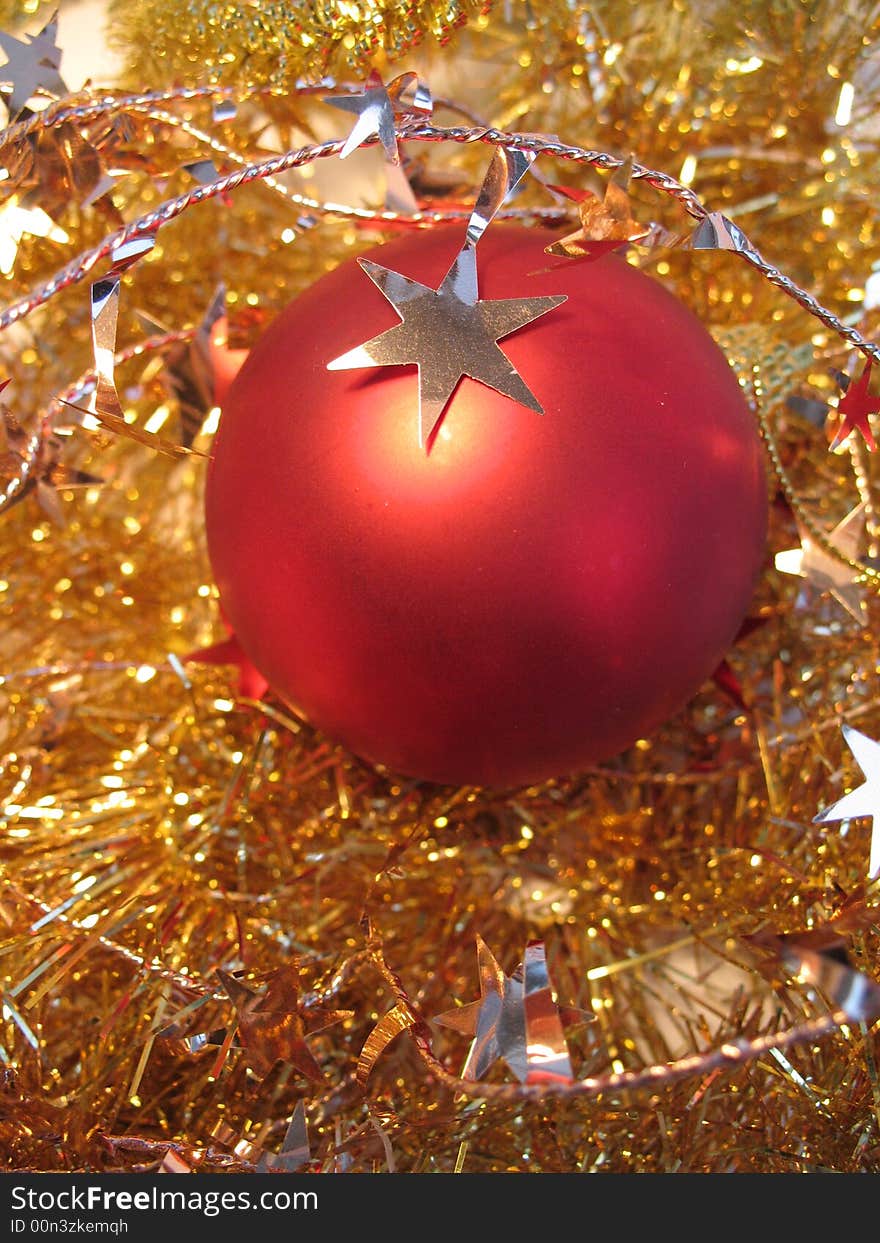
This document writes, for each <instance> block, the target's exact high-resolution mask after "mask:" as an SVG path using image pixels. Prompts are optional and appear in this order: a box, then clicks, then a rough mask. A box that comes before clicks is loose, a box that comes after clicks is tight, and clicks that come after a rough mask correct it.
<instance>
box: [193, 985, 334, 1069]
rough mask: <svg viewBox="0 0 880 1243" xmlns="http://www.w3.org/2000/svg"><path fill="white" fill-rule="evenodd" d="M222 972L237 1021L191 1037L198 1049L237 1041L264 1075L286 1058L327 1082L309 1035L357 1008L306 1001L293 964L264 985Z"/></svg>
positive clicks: (224, 989)
mask: <svg viewBox="0 0 880 1243" xmlns="http://www.w3.org/2000/svg"><path fill="white" fill-rule="evenodd" d="M217 977H218V979H219V980H220V983H221V985H222V986H223V991H224V992H225V993H226V995H227V997H228V998H229V1000H230V1001H231V1002H232V1004H233V1005H234V1006H235V1010H236V1019H237V1021H236V1024H235V1026H234V1027H232V1028H224V1029H221V1030H220V1031H216V1032H206V1033H203V1034H201V1035H198V1036H191V1037H189V1040H188V1045H189V1048H190V1050H191V1051H192V1052H198V1051H199V1050H200V1049H202V1048H204V1047H205V1046H206V1045H217V1044H219V1045H221V1046H225V1047H226V1048H231V1047H233V1046H235V1047H238V1048H242V1049H243V1050H244V1053H245V1057H246V1058H247V1061H248V1063H249V1064H250V1065H251V1066H252V1067H253V1069H254V1070H255V1071H256V1072H257V1074H259V1075H263V1076H265V1075H267V1074H268V1073H269V1071H270V1070H271V1069H272V1067H273V1066H274V1065H275V1063H276V1062H286V1063H287V1064H288V1065H290V1066H292V1067H293V1068H294V1069H295V1070H297V1071H299V1073H300V1074H301V1075H304V1076H305V1077H306V1078H307V1079H311V1080H313V1081H314V1082H315V1083H323V1082H324V1075H323V1072H322V1070H321V1068H320V1066H319V1065H318V1063H317V1062H316V1061H315V1057H314V1054H313V1053H312V1051H311V1049H310V1048H309V1046H308V1045H307V1044H306V1037H307V1036H311V1035H313V1034H314V1033H315V1032H319V1031H323V1030H324V1029H325V1028H327V1027H332V1026H333V1024H334V1023H341V1022H342V1021H343V1019H347V1018H350V1017H351V1014H352V1011H351V1010H328V1009H326V1008H325V1007H323V1006H321V1005H308V1006H305V1005H303V1003H302V1001H301V999H300V992H299V987H298V985H297V980H296V973H295V972H294V970H293V969H292V968H289V967H279V968H277V969H276V970H275V971H272V972H271V973H270V974H269V976H268V979H267V980H266V983H265V985H264V987H263V988H261V989H259V990H257V989H254V988H251V987H250V985H248V984H243V983H242V982H241V980H238V979H236V977H235V976H234V975H230V974H229V973H228V972H226V971H219V970H218V972H217Z"/></svg>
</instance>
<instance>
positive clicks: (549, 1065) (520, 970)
mask: <svg viewBox="0 0 880 1243" xmlns="http://www.w3.org/2000/svg"><path fill="white" fill-rule="evenodd" d="M477 964H478V968H479V974H480V998H479V1000H478V1001H472V1002H470V1003H469V1004H468V1005H464V1006H459V1007H457V1008H456V1009H454V1010H447V1011H446V1012H445V1013H443V1014H440V1015H438V1016H437V1018H436V1019H435V1020H434V1021H435V1022H436V1023H440V1024H441V1025H442V1026H443V1027H450V1028H452V1029H453V1030H454V1031H457V1032H460V1033H461V1034H462V1035H463V1036H470V1037H472V1041H471V1047H470V1049H469V1051H468V1055H467V1059H466V1060H465V1064H464V1067H463V1068H462V1072H461V1077H462V1079H474V1080H476V1079H482V1078H483V1076H484V1075H486V1074H487V1072H488V1071H489V1070H491V1068H492V1067H493V1066H494V1064H495V1063H496V1062H497V1061H498V1060H499V1059H501V1060H502V1061H504V1062H506V1063H507V1065H508V1066H509V1067H510V1069H511V1071H512V1072H513V1074H514V1075H515V1076H516V1077H517V1079H519V1081H520V1083H542V1082H543V1083H546V1082H560V1081H562V1082H571V1080H572V1079H573V1075H572V1069H571V1061H570V1059H569V1055H568V1047H567V1045H566V1041H565V1035H564V1028H565V1027H570V1026H573V1025H576V1024H578V1025H579V1024H581V1023H584V1022H588V1021H590V1020H591V1019H592V1015H588V1014H586V1013H584V1012H583V1011H581V1010H575V1009H572V1008H570V1007H564V1006H559V1005H557V1003H556V1000H555V998H554V996H553V992H552V987H551V985H550V981H549V977H548V975H547V960H546V955H545V951H544V946H543V944H542V943H541V942H538V941H536V942H532V943H531V944H530V945H529V946H528V947H527V948H526V952H525V955H524V957H523V962H522V963H521V964H520V966H519V967H517V969H516V970H515V971H514V972H513V974H512V975H505V973H504V971H503V970H502V969H501V967H500V966H499V964H498V962H497V960H496V958H495V956H494V954H493V953H492V951H491V950H490V949H489V947H488V946H487V945H486V943H485V941H484V940H483V939H482V938H481V937H477Z"/></svg>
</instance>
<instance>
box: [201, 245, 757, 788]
mask: <svg viewBox="0 0 880 1243" xmlns="http://www.w3.org/2000/svg"><path fill="white" fill-rule="evenodd" d="M546 241H547V239H546V235H545V234H544V233H542V232H540V231H538V230H536V229H529V228H525V227H518V226H512V225H502V224H496V225H493V226H492V228H490V229H489V230H488V231H487V232H486V234H485V236H484V237H483V238H482V240H481V241H480V244H479V248H478V256H477V268H478V272H479V284H480V290H479V293H480V299H481V304H480V307H481V308H483V307H485V308H486V309H485V310H483V309H480V310H479V312H478V314H479V315H480V316H482V317H483V318H482V320H481V322H483V320H485V322H486V323H489V324H490V327H491V325H494V328H492V329H491V332H494V331H495V329H496V328H498V326H499V324H502V321H503V326H504V331H505V332H509V335H503V336H501V337H500V339H499V340H498V345H497V347H496V346H494V344H493V343H491V342H490V343H489V344H490V345H492V347H493V348H495V349H497V350H499V351H501V352H503V355H504V356H506V359H507V360H509V365H508V370H509V375H512V374H513V370H514V369H515V373H516V374H517V376H518V377H519V380H520V381H521V382H522V385H523V388H524V394H525V395H528V394H529V393H530V394H531V395H532V397H533V400H532V402H531V403H530V404H531V406H532V407H536V406H540V407H542V408H543V413H538V412H537V410H536V409H535V408H530V405H528V404H523V400H522V399H521V400H515V399H513V398H512V397H510V396H505V395H503V394H502V393H501V392H498V391H496V390H495V389H494V388H491V387H489V386H488V384H487V383H481V382H479V381H478V380H475V379H472V378H469V377H470V374H471V372H468V375H467V376H466V377H465V378H463V379H462V380H461V382H460V383H459V384H458V386H457V388H456V389H455V391H454V395H453V396H452V398H451V400H450V401H449V402H448V404H446V406H445V410H443V412H442V414H441V415H440V416H439V421H438V422H437V424H436V426H434V424H433V423H431V428H433V431H431V434H430V435H428V431H430V430H431V429H430V428H428V426H427V424H426V432H425V441H426V443H424V444H423V443H420V436H419V392H420V388H419V376H420V375H421V380H422V399H423V409H422V413H423V419H424V415H425V412H426V410H427V409H429V404H428V403H427V402H426V392H427V390H428V389H429V388H430V384H431V383H432V379H431V377H432V376H436V373H437V372H438V370H440V371H443V370H444V369H446V370H447V371H448V370H449V368H452V369H453V373H454V368H455V367H457V366H460V365H464V366H465V367H467V366H470V363H469V362H468V359H467V358H466V357H464V355H463V353H462V350H464V354H466V353H467V349H465V347H464V346H462V342H461V340H460V339H459V338H460V337H461V334H462V332H464V333H465V335H466V334H467V332H471V331H472V328H468V327H467V326H466V327H465V328H464V329H462V327H461V323H459V322H456V323H451V324H450V327H449V331H448V332H446V331H445V330H443V329H442V327H441V328H438V322H437V319H436V318H432V317H431V316H430V315H427V316H425V317H423V320H420V321H419V323H418V325H414V324H412V323H411V325H410V327H411V328H412V331H411V332H410V338H412V339H414V340H415V341H416V345H417V353H418V355H419V356H418V357H417V358H415V359H413V360H412V361H415V362H417V363H418V368H417V367H416V366H414V365H411V363H410V365H396V366H387V365H386V366H376V367H372V368H367V367H364V366H361V367H358V366H352V365H351V364H349V365H350V369H346V370H329V369H328V363H331V362H332V361H333V360H335V359H338V358H339V357H340V356H342V355H345V354H346V352H348V351H357V349H358V347H360V346H362V345H363V344H364V343H365V342H368V341H369V340H370V339H372V338H375V337H376V336H377V335H379V334H381V333H383V332H384V331H386V330H387V329H389V328H392V327H394V326H395V325H397V324H399V323H400V322H401V316H402V314H405V313H407V307H406V306H404V307H403V312H402V313H401V314H398V313H396V312H395V309H394V306H393V305H391V304H390V302H389V297H386V296H383V293H382V291H381V290H380V288H378V287H377V279H376V278H377V273H378V269H376V268H371V267H370V265H369V264H368V265H367V269H366V270H365V269H362V267H361V266H359V265H358V264H357V263H355V262H353V261H352V262H347V263H344V264H342V265H341V266H339V267H337V268H336V269H335V270H334V271H332V272H330V273H329V274H327V275H326V276H324V277H322V278H321V279H320V280H319V281H317V283H316V284H314V285H313V286H312V287H311V288H310V289H308V290H307V291H306V292H305V293H303V294H302V295H301V296H300V297H298V298H297V299H296V300H295V301H293V302H292V303H291V304H290V305H289V306H288V307H287V308H286V309H285V310H284V311H283V312H282V313H281V314H280V315H279V316H278V317H277V319H276V320H275V321H274V323H273V324H272V325H271V326H270V328H269V329H268V330H267V331H266V333H265V334H264V336H263V337H262V338H261V339H260V340H259V341H258V343H257V345H256V346H255V347H254V349H253V350H252V351H251V353H250V354H249V356H248V358H247V360H246V362H245V363H244V366H243V367H242V369H241V371H240V372H239V374H238V376H237V378H236V379H235V381H234V382H233V384H232V386H231V388H230V391H229V393H228V396H227V398H226V401H225V403H224V406H223V412H222V417H221V420H220V426H219V430H218V433H217V436H216V439H215V444H214V449H213V460H212V462H211V466H210V470H209V474H208V482H207V493H206V521H207V535H208V546H209V551H210V556H211V561H212V565H213V569H214V574H215V579H216V582H217V585H218V589H219V592H220V598H221V602H222V607H223V610H224V614H225V615H226V617H227V618H228V620H229V622H230V624H231V625H232V627H233V628H234V631H235V634H236V636H237V638H238V640H239V642H240V644H241V646H242V648H243V649H244V651H245V652H246V653H247V655H248V657H249V658H250V659H251V660H252V661H253V663H254V665H256V667H257V668H258V669H259V670H260V672H261V673H262V674H263V675H264V676H265V677H266V679H267V680H268V682H269V685H270V686H271V687H272V688H273V690H274V691H275V692H276V693H277V694H278V696H279V697H280V698H281V699H283V700H284V701H286V702H287V703H288V704H289V705H291V706H292V707H293V708H294V709H295V710H296V711H298V712H299V713H301V714H302V715H303V716H304V717H305V718H306V719H307V720H308V721H310V722H311V723H312V724H313V725H314V726H316V727H317V728H319V729H321V730H322V731H324V732H325V733H326V734H328V735H329V736H331V737H332V738H334V739H335V740H337V741H339V742H341V743H343V744H345V745H346V746H347V747H348V748H350V749H351V750H352V751H354V752H355V753H356V754H358V755H360V756H362V757H363V758H365V759H367V760H369V761H371V762H373V763H376V764H380V765H383V766H385V767H386V768H388V769H390V770H392V771H394V772H397V773H400V774H402V775H409V776H413V777H416V778H420V779H423V780H430V781H436V782H442V783H454V784H465V783H467V784H475V785H492V786H511V785H521V784H526V783H531V782H535V781H539V780H543V779H545V778H549V777H553V776H561V775H564V774H567V773H570V772H572V771H575V770H577V769H578V768H579V767H581V766H584V765H587V764H591V763H594V762H596V761H599V760H603V759H606V758H608V757H610V756H613V755H615V754H617V753H619V752H620V751H622V750H624V749H625V748H627V747H628V746H630V745H631V744H632V743H633V742H635V741H636V740H637V739H638V738H641V737H644V736H646V735H649V734H650V733H651V731H652V730H654V729H656V728H657V727H658V726H659V725H660V724H661V723H662V722H664V721H665V720H667V719H668V718H669V717H670V716H671V715H672V714H674V713H675V712H677V711H678V710H680V709H681V708H682V707H683V706H684V705H685V704H686V702H687V701H688V700H689V699H690V698H691V697H692V696H693V695H694V694H695V693H696V692H697V691H698V690H699V689H700V687H701V685H702V684H703V682H704V681H705V680H706V679H707V678H708V677H709V676H710V675H711V674H712V672H713V671H714V669H715V668H716V666H717V665H718V663H719V662H720V660H721V659H722V658H723V656H724V654H725V651H726V649H727V648H728V646H729V645H730V643H731V641H732V639H733V637H734V636H735V634H736V632H737V630H738V628H739V626H740V624H741V622H742V619H743V617H744V615H745V613H746V611H747V609H748V605H749V602H750V599H751V596H752V593H753V590H754V586H755V582H756V578H757V575H758V573H759V571H760V568H761V565H762V562H763V558H764V552H765V538H766V521H767V489H766V481H765V474H764V461H763V449H762V445H761V442H760V439H759V436H758V434H757V431H756V428H755V422H754V418H753V416H752V415H751V413H750V411H749V409H748V407H747V405H746V402H745V400H744V398H743V396H742V393H741V391H740V388H739V385H738V383H737V380H736V378H735V376H734V374H733V372H732V371H731V369H730V367H729V365H728V363H727V360H726V359H725V357H724V355H723V354H722V352H721V351H720V350H719V348H718V347H717V346H716V344H715V343H714V341H713V340H712V338H711V337H710V335H709V333H708V332H707V330H706V329H705V327H704V326H703V324H702V323H701V322H700V320H699V319H698V318H697V317H696V315H695V314H694V313H693V312H692V311H690V310H689V309H687V308H686V307H685V306H684V305H683V304H682V303H681V302H680V301H679V300H678V299H677V298H675V297H674V296H673V295H672V294H671V293H670V292H669V291H668V290H667V289H665V288H664V286H663V285H661V284H660V283H659V282H658V281H656V280H655V279H653V278H651V277H649V276H647V275H645V274H643V273H641V272H639V271H637V270H636V269H634V268H633V267H632V266H631V265H629V264H627V262H626V261H625V260H624V259H623V258H622V257H621V256H620V255H617V254H606V255H603V256H602V257H601V258H599V259H597V260H595V261H592V262H580V263H578V262H572V263H561V264H560V263H558V262H554V261H551V260H548V258H547V256H546V255H545V253H544V246H545V245H546ZM461 243H462V230H461V228H460V227H459V226H451V225H444V226H442V227H438V228H435V229H431V230H430V231H428V232H424V231H415V232H413V233H412V234H409V235H408V236H406V237H405V238H403V239H402V240H400V241H395V242H393V243H390V244H388V245H385V246H383V247H381V248H379V249H378V250H376V251H374V252H372V253H371V254H370V255H369V256H368V257H367V258H368V259H369V260H370V261H373V262H374V263H376V264H381V265H382V268H383V269H388V270H391V271H392V272H395V273H401V274H403V276H404V277H406V278H409V279H410V281H417V282H421V284H422V285H425V286H429V287H430V289H431V290H436V289H438V288H439V287H440V286H441V282H443V279H444V276H445V275H446V273H447V271H448V270H449V268H450V265H451V264H452V263H453V260H454V259H455V257H456V254H457V253H458V251H459V249H460V247H461ZM370 273H372V275H373V279H372V280H371V279H368V275H369V274H370ZM406 288H409V286H406ZM387 292H388V291H387V290H386V293H387ZM391 292H393V290H392V291H391ZM398 293H400V289H398ZM545 295H566V296H567V300H566V301H565V302H563V303H561V304H560V305H552V306H551V307H550V309H548V310H547V312H546V313H541V315H540V318H535V319H534V320H533V322H530V323H528V324H527V325H526V326H524V327H521V328H518V329H517V330H509V328H508V327H507V325H508V323H509V320H506V319H504V313H505V308H503V307H502V308H501V310H499V311H497V312H496V310H495V309H494V308H493V303H495V302H496V300H503V299H520V300H522V299H530V298H533V297H542V296H545ZM429 301H430V299H429ZM401 305H402V304H401ZM508 305H510V304H508ZM413 313H414V312H413ZM475 313H477V312H475ZM470 322H471V321H470V320H469V321H468V323H470ZM491 332H490V335H491ZM465 345H467V342H465ZM477 352H478V355H479V361H480V366H477V367H473V368H472V371H475V372H477V373H481V374H484V373H485V366H486V365H488V363H486V359H488V358H489V355H490V354H491V365H492V366H493V367H494V368H495V369H496V370H495V371H494V372H493V373H492V374H493V375H496V376H497V375H500V374H501V371H503V369H504V365H503V364H502V365H501V371H499V370H498V368H499V362H498V358H497V357H496V355H495V354H492V353H491V349H490V348H489V346H487V345H486V344H485V343H484V344H483V345H481V346H480V347H479V350H478V351H477ZM453 354H454V355H455V356H454V357H452V355H453ZM351 357H352V356H351V355H349V358H350V359H351ZM353 357H354V359H355V361H356V360H357V357H358V355H357V354H355V355H354V356H353ZM365 358H366V356H365ZM366 361H369V360H368V359H366ZM490 382H491V377H490ZM505 385H506V386H507V388H508V389H510V388H511V386H513V391H514V392H517V393H521V392H522V390H520V389H519V387H518V381H517V380H510V381H509V382H508V380H505V381H504V384H502V387H504V386H505ZM428 395H429V396H430V394H428ZM432 418H433V414H432ZM429 422H430V420H429Z"/></svg>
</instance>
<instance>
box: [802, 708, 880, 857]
mask: <svg viewBox="0 0 880 1243" xmlns="http://www.w3.org/2000/svg"><path fill="white" fill-rule="evenodd" d="M843 740H844V742H845V743H846V745H847V746H848V747H849V749H850V751H852V753H853V755H854V756H855V758H856V762H857V763H858V766H859V768H860V769H861V770H862V773H863V774H864V777H865V780H864V782H863V783H862V785H860V786H857V787H856V788H855V790H851V791H850V793H849V794H844V796H843V798H841V799H838V800H837V802H836V803H832V805H831V806H830V807H827V808H826V809H825V811H823V812H820V813H819V815H818V816H816V817H815V818H814V820H813V823H814V824H828V823H831V822H833V821H836V820H858V819H859V818H860V817H862V816H866V817H868V818H869V819H870V820H871V821H872V829H871V851H870V860H869V863H868V879H869V880H874V879H875V878H876V877H877V876H880V743H877V742H874V740H873V739H872V738H868V737H867V735H865V734H860V733H859V731H858V730H857V729H853V727H852V726H851V725H844V726H843Z"/></svg>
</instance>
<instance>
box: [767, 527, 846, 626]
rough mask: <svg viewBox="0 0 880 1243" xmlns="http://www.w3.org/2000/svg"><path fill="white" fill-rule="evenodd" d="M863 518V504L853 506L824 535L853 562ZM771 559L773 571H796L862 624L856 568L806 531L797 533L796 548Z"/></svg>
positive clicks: (784, 572)
mask: <svg viewBox="0 0 880 1243" xmlns="http://www.w3.org/2000/svg"><path fill="white" fill-rule="evenodd" d="M864 520H865V507H864V504H862V505H857V506H856V508H855V509H853V510H851V511H850V513H848V514H847V515H846V517H845V518H844V519H843V521H842V522H839V523H838V524H837V526H836V527H835V528H834V530H833V531H832V532H831V534H830V535H829V536H828V542H829V544H831V545H832V547H834V548H836V549H837V550H838V552H840V553H841V554H842V555H843V556H844V557H847V558H848V559H849V560H850V561H855V560H856V557H857V555H858V548H859V541H860V538H861V533H862V525H863V523H864ZM775 560H776V568H777V570H781V571H782V573H783V574H798V575H800V577H801V578H805V579H806V580H807V582H808V583H809V584H810V585H811V586H812V587H813V588H815V590H817V591H827V592H828V593H829V595H831V596H833V597H834V599H835V600H836V601H837V603H838V604H839V605H840V606H841V608H844V609H846V611H847V613H849V614H850V616H851V617H854V618H855V620H856V621H857V622H861V623H862V625H864V623H865V620H866V614H865V601H864V598H863V596H862V589H861V587H860V585H859V583H858V581H857V580H858V573H857V571H856V570H854V569H853V568H852V567H851V566H849V565H847V564H846V562H845V561H840V560H838V558H837V557H834V556H832V555H831V554H830V553H828V552H826V551H825V549H824V548H822V547H821V545H820V544H818V543H817V542H816V541H815V540H814V539H812V538H811V536H810V535H809V534H808V533H807V532H806V531H802V532H801V546H800V548H788V549H786V550H785V551H784V552H778V553H777V554H776V558H775Z"/></svg>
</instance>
